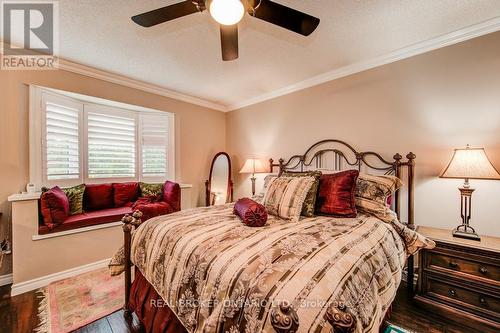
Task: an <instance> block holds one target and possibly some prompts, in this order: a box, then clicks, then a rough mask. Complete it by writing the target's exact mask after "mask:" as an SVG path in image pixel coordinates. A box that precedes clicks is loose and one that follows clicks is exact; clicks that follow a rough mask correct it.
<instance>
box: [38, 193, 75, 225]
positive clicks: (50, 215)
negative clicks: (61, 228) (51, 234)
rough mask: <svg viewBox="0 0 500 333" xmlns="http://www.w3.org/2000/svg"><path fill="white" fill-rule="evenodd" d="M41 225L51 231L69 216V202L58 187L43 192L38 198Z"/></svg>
mask: <svg viewBox="0 0 500 333" xmlns="http://www.w3.org/2000/svg"><path fill="white" fill-rule="evenodd" d="M40 205H41V211H42V216H43V223H44V224H45V225H46V226H47V227H48V228H49V229H52V228H53V227H55V226H56V225H58V224H62V223H63V222H64V220H66V218H67V217H68V216H69V200H68V197H67V196H66V194H65V193H64V192H63V190H61V189H60V188H59V187H58V186H55V187H53V188H51V189H50V190H48V191H47V192H44V193H43V194H42V196H41V198H40Z"/></svg>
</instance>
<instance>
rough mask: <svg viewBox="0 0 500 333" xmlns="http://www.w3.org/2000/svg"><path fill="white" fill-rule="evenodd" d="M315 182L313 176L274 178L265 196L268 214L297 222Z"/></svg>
mask: <svg viewBox="0 0 500 333" xmlns="http://www.w3.org/2000/svg"><path fill="white" fill-rule="evenodd" d="M313 183H314V178H313V177H276V178H272V179H271V180H270V182H269V186H268V188H267V191H266V194H265V196H264V207H265V208H266V210H267V212H268V214H271V215H275V216H278V217H281V218H283V219H286V220H290V221H292V222H297V221H298V220H299V218H300V212H301V210H302V205H303V204H304V200H305V199H306V196H307V193H308V192H309V190H310V189H311V186H312V185H313Z"/></svg>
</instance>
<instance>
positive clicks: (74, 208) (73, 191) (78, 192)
mask: <svg viewBox="0 0 500 333" xmlns="http://www.w3.org/2000/svg"><path fill="white" fill-rule="evenodd" d="M62 191H63V192H64V193H65V194H66V196H67V197H68V200H69V214H70V215H77V214H81V213H83V193H84V192H85V184H81V185H77V186H73V187H68V188H63V189H62Z"/></svg>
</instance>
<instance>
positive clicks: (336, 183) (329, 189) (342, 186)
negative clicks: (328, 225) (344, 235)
mask: <svg viewBox="0 0 500 333" xmlns="http://www.w3.org/2000/svg"><path fill="white" fill-rule="evenodd" d="M358 175H359V172H358V171H357V170H348V171H342V172H338V173H334V174H327V175H322V176H321V178H320V179H319V191H318V198H317V199H316V213H317V214H323V215H332V216H335V217H356V214H357V212H356V203H355V201H354V192H355V190H356V180H357V179H358Z"/></svg>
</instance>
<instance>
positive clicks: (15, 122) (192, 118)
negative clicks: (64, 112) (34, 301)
mask: <svg viewBox="0 0 500 333" xmlns="http://www.w3.org/2000/svg"><path fill="white" fill-rule="evenodd" d="M29 84H36V85H40V86H44V87H50V88H55V89H61V90H66V91H71V92H75V93H80V94H85V95H90V96H96V97H101V98H105V99H110V100H113V101H118V102H123V103H129V104H134V105H139V106H143V107H148V108H153V109H158V110H164V111H169V112H173V113H175V116H176V146H177V147H176V148H177V149H176V151H177V156H176V180H177V181H179V182H183V183H189V184H193V190H192V191H191V194H192V198H191V201H192V203H193V204H195V205H196V204H201V203H203V202H204V181H205V178H206V177H207V175H208V170H209V168H210V162H211V159H212V157H213V155H214V154H215V153H217V152H218V151H222V150H224V149H225V135H226V133H225V114H224V113H222V112H219V111H215V110H211V109H207V108H204V107H200V106H196V105H192V104H189V103H184V102H180V101H176V100H173V99H169V98H166V97H162V96H158V95H154V94H149V93H145V92H143V91H139V90H136V89H131V88H127V87H124V86H120V85H117V84H112V83H109V82H105V81H101V80H98V79H93V78H90V77H86V76H82V75H78V74H74V73H70V72H66V71H3V70H1V71H0V156H2V157H1V158H0V184H1V186H0V211H2V212H3V213H4V214H3V216H2V218H1V220H0V230H1V232H2V234H1V235H3V234H4V233H5V230H6V227H7V224H8V223H9V217H10V213H9V212H10V204H9V203H8V202H7V196H9V195H10V194H13V193H17V192H19V191H22V190H24V189H25V186H26V183H27V182H28V168H29V166H28V135H29V131H28V85H29ZM0 238H2V237H0ZM14 246H15V245H14ZM90 251H95V252H96V253H99V251H100V249H99V248H93V249H90ZM108 252H109V251H108ZM106 255H108V257H109V253H107V254H106ZM9 257H10V256H9ZM101 257H102V258H101V259H103V258H106V257H105V256H103V255H101ZM9 271H10V258H7V262H6V263H5V264H4V265H3V267H2V268H0V275H2V274H6V273H8V272H9Z"/></svg>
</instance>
